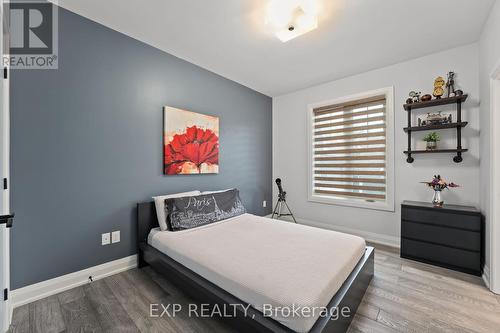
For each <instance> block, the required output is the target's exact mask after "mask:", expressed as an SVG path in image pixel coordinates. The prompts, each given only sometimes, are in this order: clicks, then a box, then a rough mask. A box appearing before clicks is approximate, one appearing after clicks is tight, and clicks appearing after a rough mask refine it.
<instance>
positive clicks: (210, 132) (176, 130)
mask: <svg viewBox="0 0 500 333" xmlns="http://www.w3.org/2000/svg"><path fill="white" fill-rule="evenodd" d="M163 152H164V155H163V160H164V161H163V172H164V174H166V175H181V174H204V173H219V118H218V117H213V116H207V115H204V114H200V113H196V112H191V111H186V110H181V109H176V108H173V107H170V106H165V107H164V108H163Z"/></svg>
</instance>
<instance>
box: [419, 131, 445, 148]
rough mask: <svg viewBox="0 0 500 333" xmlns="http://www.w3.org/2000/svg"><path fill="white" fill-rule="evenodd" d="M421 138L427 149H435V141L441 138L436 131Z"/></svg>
mask: <svg viewBox="0 0 500 333" xmlns="http://www.w3.org/2000/svg"><path fill="white" fill-rule="evenodd" d="M423 140H424V141H425V142H427V146H426V149H427V150H435V149H437V143H438V141H439V140H441V138H440V137H439V134H437V133H436V132H432V133H429V134H427V135H426V136H425V137H424V138H423Z"/></svg>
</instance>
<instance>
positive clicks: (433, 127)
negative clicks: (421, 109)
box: [404, 121, 468, 133]
mask: <svg viewBox="0 0 500 333" xmlns="http://www.w3.org/2000/svg"><path fill="white" fill-rule="evenodd" d="M467 124H468V122H466V121H462V122H461V123H450V124H443V125H428V126H413V127H410V128H408V127H405V128H404V131H405V132H407V133H408V130H410V131H412V132H418V131H432V130H437V129H446V128H457V127H465V126H467Z"/></svg>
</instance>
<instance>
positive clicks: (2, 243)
mask: <svg viewBox="0 0 500 333" xmlns="http://www.w3.org/2000/svg"><path fill="white" fill-rule="evenodd" d="M4 2H5V1H4V0H0V55H2V56H3V47H4V45H5V44H6V43H8V40H4V37H7V36H8V30H7V31H6V34H7V35H4V32H5V31H4V29H5V28H6V27H4V24H5V22H4V13H3V11H4ZM2 62H3V61H2ZM0 69H1V72H2V76H3V70H4V67H3V66H0ZM9 78H10V73H9V68H8V67H7V79H4V78H3V77H2V78H1V80H2V88H1V91H0V96H1V99H0V102H1V103H2V105H0V117H2V121H1V124H2V128H1V129H0V131H1V133H0V135H1V144H2V150H1V152H2V156H0V163H2V168H1V169H0V170H2V171H3V174H1V175H0V180H2V182H3V178H6V179H7V185H8V186H7V189H3V188H1V189H0V191H3V193H2V194H3V195H2V203H1V205H0V214H1V215H7V214H10V178H9V168H10V110H9V104H10V102H9ZM2 187H3V186H2ZM2 228H4V229H3V232H2V233H0V238H1V239H0V247H1V249H0V250H1V254H0V255H3V257H2V261H4V265H5V268H6V270H5V272H3V270H2V269H1V268H0V274H3V281H4V282H5V285H4V286H0V287H1V288H0V289H1V290H0V291H1V292H2V299H1V300H0V301H2V302H4V300H3V288H7V290H8V295H9V296H10V254H9V252H10V235H9V234H10V228H5V227H4V226H3V227H2ZM10 304H11V301H10V297H8V299H7V300H6V301H5V302H4V304H3V305H4V307H5V308H4V311H3V312H4V313H0V316H2V320H1V321H0V323H3V325H0V326H3V327H0V332H2V333H3V332H5V331H6V330H7V329H8V327H9V326H10V324H11V321H12V309H11V306H10Z"/></svg>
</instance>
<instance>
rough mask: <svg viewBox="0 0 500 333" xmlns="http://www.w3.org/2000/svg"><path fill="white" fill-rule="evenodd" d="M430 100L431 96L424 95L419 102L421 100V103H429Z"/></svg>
mask: <svg viewBox="0 0 500 333" xmlns="http://www.w3.org/2000/svg"><path fill="white" fill-rule="evenodd" d="M431 99H432V96H431V95H429V94H425V95H424V96H422V97H421V98H420V100H421V101H422V102H428V101H430V100H431Z"/></svg>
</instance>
